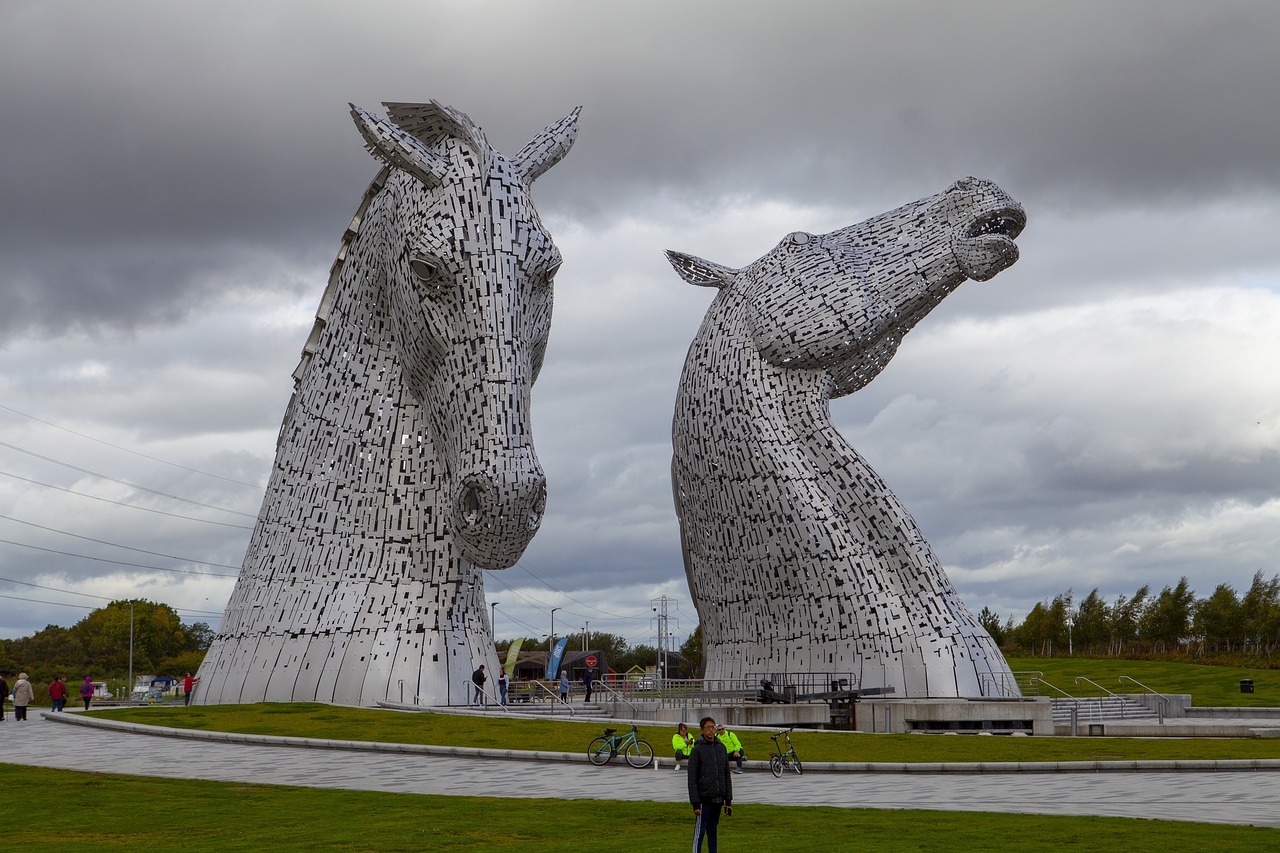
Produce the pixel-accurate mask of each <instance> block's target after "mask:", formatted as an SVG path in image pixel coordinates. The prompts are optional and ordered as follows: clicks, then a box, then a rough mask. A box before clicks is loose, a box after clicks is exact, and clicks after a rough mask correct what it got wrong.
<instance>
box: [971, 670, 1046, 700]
mask: <svg viewBox="0 0 1280 853" xmlns="http://www.w3.org/2000/svg"><path fill="white" fill-rule="evenodd" d="M1020 674H1025V673H1016V672H1010V673H1004V672H1002V673H1000V675H999V677H997V676H996V674H995V673H992V672H980V673H978V690H979V692H981V693H982V695H983V696H986V697H992V698H994V697H1000V698H1002V699H1003V698H1008V699H1021V698H1022V690H1021V688H1020V687H1019V686H1018V675H1020ZM1035 674H1036V675H1040V673H1039V672H1036V673H1035Z"/></svg>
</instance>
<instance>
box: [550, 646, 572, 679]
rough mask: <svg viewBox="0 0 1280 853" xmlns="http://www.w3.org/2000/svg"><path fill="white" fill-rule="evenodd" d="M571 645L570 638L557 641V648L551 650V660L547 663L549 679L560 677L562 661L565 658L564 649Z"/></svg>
mask: <svg viewBox="0 0 1280 853" xmlns="http://www.w3.org/2000/svg"><path fill="white" fill-rule="evenodd" d="M567 645H569V638H568V637H561V638H560V639H558V640H556V647H555V648H554V649H552V650H551V659H550V660H549V661H547V678H552V679H554V678H558V677H559V676H560V659H561V658H563V657H564V647H565V646H567Z"/></svg>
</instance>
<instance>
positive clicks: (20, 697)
mask: <svg viewBox="0 0 1280 853" xmlns="http://www.w3.org/2000/svg"><path fill="white" fill-rule="evenodd" d="M34 698H36V692H35V691H34V690H32V689H31V682H30V681H27V674H26V673H25V672H20V673H18V680H17V681H15V682H13V718H14V719H15V720H22V721H24V722H25V721H26V719H27V706H28V705H30V704H31V700H32V699H34Z"/></svg>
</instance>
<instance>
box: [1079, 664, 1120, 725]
mask: <svg viewBox="0 0 1280 853" xmlns="http://www.w3.org/2000/svg"><path fill="white" fill-rule="evenodd" d="M1082 681H1085V682H1088V683H1089V684H1092V685H1093V686H1094V687H1096V688H1098V689H1099V690H1101V691H1102V692H1103V693H1105V694H1107V695H1108V696H1110V697H1111V698H1112V699H1119V700H1120V719H1122V720H1123V719H1124V718H1125V706H1124V700H1123V699H1120V697H1119V696H1117V695H1116V694H1114V693H1112V692H1111V691H1110V690H1108V689H1107V688H1105V687H1103V686H1102V685H1101V684H1099V683H1098V682H1096V681H1094V680H1093V679H1091V678H1086V677H1085V676H1083V675H1077V676H1076V685H1077V686H1079V684H1080V682H1082ZM1098 698H1099V699H1101V698H1102V697H1098ZM1094 716H1095V717H1098V718H1100V717H1101V716H1102V708H1101V707H1099V708H1097V713H1096V714H1094Z"/></svg>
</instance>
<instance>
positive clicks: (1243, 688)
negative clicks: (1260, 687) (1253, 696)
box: [1240, 678, 1253, 693]
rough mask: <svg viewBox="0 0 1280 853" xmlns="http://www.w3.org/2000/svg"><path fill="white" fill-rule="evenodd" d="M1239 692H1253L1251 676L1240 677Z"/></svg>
mask: <svg viewBox="0 0 1280 853" xmlns="http://www.w3.org/2000/svg"><path fill="white" fill-rule="evenodd" d="M1240 692H1241V693H1252V692H1253V679H1252V678H1242V679H1240Z"/></svg>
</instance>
